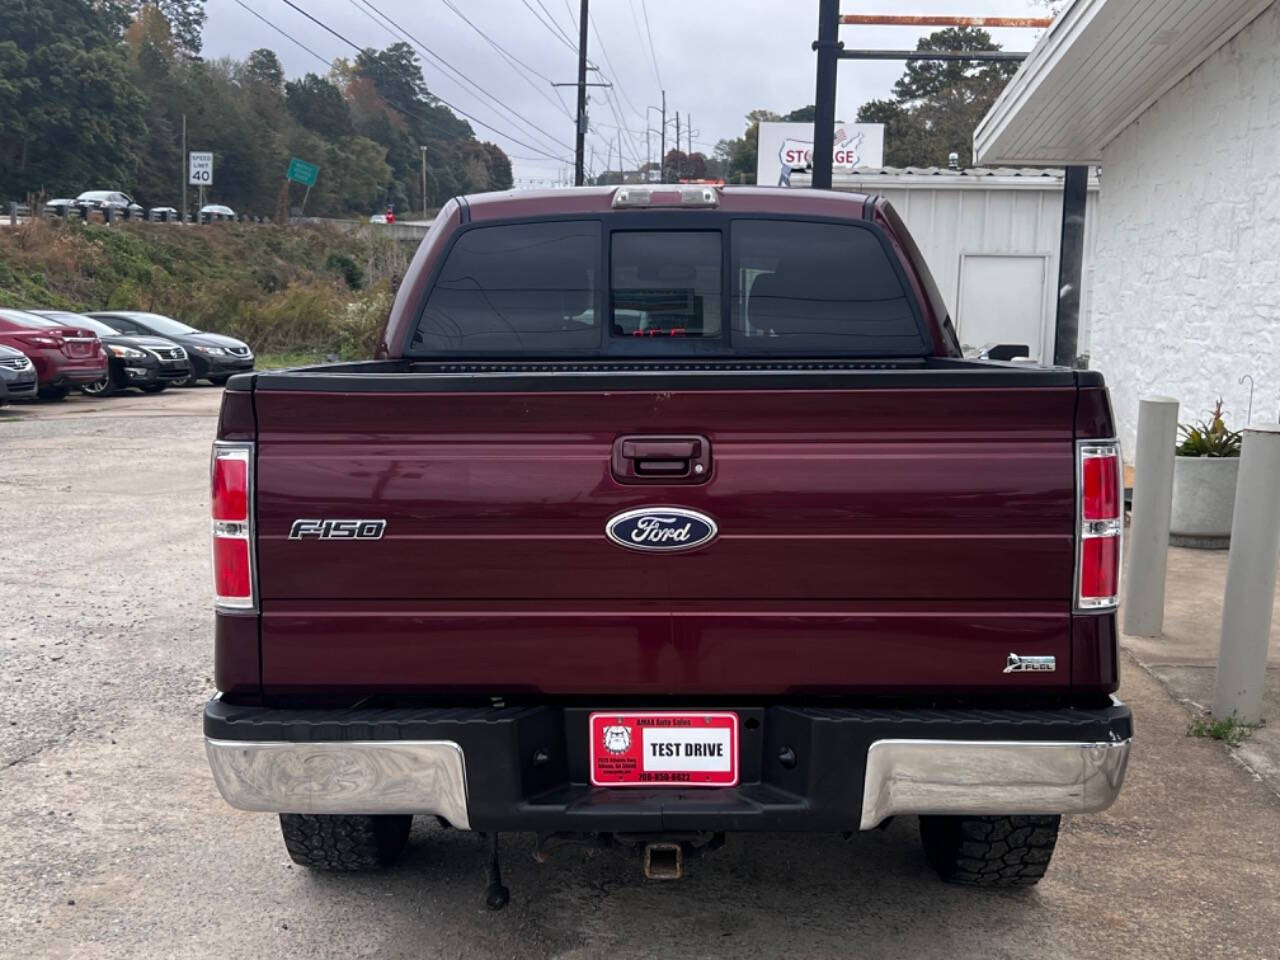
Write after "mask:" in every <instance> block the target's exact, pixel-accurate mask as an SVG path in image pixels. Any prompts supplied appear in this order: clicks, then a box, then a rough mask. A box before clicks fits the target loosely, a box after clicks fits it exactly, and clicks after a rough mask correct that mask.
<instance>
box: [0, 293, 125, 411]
mask: <svg viewBox="0 0 1280 960" xmlns="http://www.w3.org/2000/svg"><path fill="white" fill-rule="evenodd" d="M0 343H3V344H6V345H7V346H10V347H14V348H16V349H18V350H21V351H22V352H23V353H24V354H26V355H27V358H28V359H30V360H31V362H32V363H33V364H35V368H36V377H37V380H38V387H37V391H38V393H39V396H40V397H41V398H43V399H45V400H61V399H62V398H63V397H65V396H66V395H67V393H68V391H70V389H71V388H72V387H78V386H80V384H82V383H93V382H94V381H97V380H101V379H102V378H103V377H105V376H106V375H107V354H106V351H105V350H104V349H103V346H102V344H101V342H99V340H98V335H97V334H96V333H94V332H93V331H92V330H90V329H88V328H87V327H85V326H84V325H83V324H74V323H59V322H57V321H54V320H46V319H45V318H44V317H38V316H36V315H35V314H34V313H27V312H26V311H25V310H11V309H8V308H0Z"/></svg>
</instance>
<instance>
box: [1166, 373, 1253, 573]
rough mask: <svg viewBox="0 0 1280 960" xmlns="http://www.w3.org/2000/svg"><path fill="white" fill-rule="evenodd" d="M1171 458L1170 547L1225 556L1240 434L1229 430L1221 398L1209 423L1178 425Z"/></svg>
mask: <svg viewBox="0 0 1280 960" xmlns="http://www.w3.org/2000/svg"><path fill="white" fill-rule="evenodd" d="M1178 438H1179V443H1178V446H1177V448H1176V453H1177V456H1175V457H1174V458H1173V513H1172V516H1171V517H1170V521H1169V542H1170V543H1172V544H1174V545H1175V546H1179V547H1200V548H1201V549H1206V550H1223V549H1226V547H1227V546H1228V545H1229V544H1230V542H1231V514H1232V511H1233V510H1234V509H1235V503H1236V477H1237V476H1238V474H1239V471H1240V439H1241V438H1240V431H1239V430H1228V429H1227V425H1226V424H1225V423H1224V422H1223V419H1222V399H1221V398H1219V399H1218V402H1217V404H1215V405H1214V408H1213V410H1212V411H1211V412H1210V413H1209V417H1208V419H1205V420H1200V421H1198V422H1195V423H1182V424H1179V425H1178Z"/></svg>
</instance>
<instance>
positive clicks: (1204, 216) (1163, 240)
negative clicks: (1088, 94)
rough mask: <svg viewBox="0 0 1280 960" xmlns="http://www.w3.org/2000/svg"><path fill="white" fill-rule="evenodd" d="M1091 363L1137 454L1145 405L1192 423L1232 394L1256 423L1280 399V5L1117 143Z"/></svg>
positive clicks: (1102, 218)
mask: <svg viewBox="0 0 1280 960" xmlns="http://www.w3.org/2000/svg"><path fill="white" fill-rule="evenodd" d="M1098 211H1099V213H1098V215H1099V230H1098V237H1097V253H1096V260H1095V267H1094V278H1093V280H1094V288H1093V302H1092V313H1093V316H1092V323H1091V327H1092V364H1091V365H1092V366H1093V367H1094V368H1096V369H1098V370H1101V371H1102V372H1103V373H1104V375H1105V376H1106V378H1107V381H1108V384H1109V385H1110V387H1111V397H1112V402H1113V403H1114V405H1115V409H1116V415H1117V417H1118V419H1119V425H1120V439H1121V441H1122V442H1123V443H1124V447H1125V456H1126V459H1129V460H1132V457H1133V451H1134V440H1135V435H1136V430H1137V420H1138V399H1139V397H1142V396H1147V395H1150V394H1155V393H1160V394H1167V395H1168V396H1172V397H1175V398H1176V399H1178V400H1179V401H1180V402H1181V404H1182V407H1181V411H1180V417H1181V419H1182V420H1184V421H1185V420H1187V419H1188V418H1190V417H1193V416H1195V417H1198V416H1201V415H1203V414H1204V413H1205V412H1206V411H1207V410H1208V409H1209V408H1210V407H1211V406H1212V405H1213V402H1214V400H1215V399H1216V398H1217V397H1218V396H1219V395H1221V396H1222V397H1223V398H1224V401H1225V406H1226V409H1227V412H1228V414H1229V415H1230V417H1229V420H1228V425H1229V426H1243V425H1244V419H1245V408H1246V402H1247V397H1248V386H1247V384H1246V385H1244V386H1241V385H1240V384H1238V383H1237V380H1238V379H1239V377H1240V375H1241V374H1245V373H1249V374H1252V375H1253V378H1254V381H1255V383H1256V384H1257V389H1256V391H1255V393H1254V403H1253V419H1254V420H1255V421H1257V420H1269V421H1272V422H1274V421H1275V419H1276V415H1277V406H1280V4H1277V5H1273V6H1271V7H1270V8H1269V9H1268V10H1267V11H1266V12H1265V13H1263V14H1262V15H1261V16H1260V17H1259V18H1258V19H1257V20H1255V21H1253V22H1252V23H1251V24H1249V25H1248V26H1247V27H1245V29H1244V30H1243V31H1242V32H1241V33H1239V34H1238V35H1237V36H1236V37H1235V38H1234V39H1233V40H1232V41H1231V42H1230V43H1228V44H1227V45H1226V46H1224V47H1223V48H1222V49H1221V50H1219V51H1218V52H1217V53H1215V54H1214V55H1213V56H1212V57H1210V58H1209V59H1208V60H1206V61H1205V62H1204V63H1203V64H1202V65H1201V66H1200V67H1199V68H1197V69H1196V70H1195V71H1194V72H1193V73H1192V74H1190V75H1189V76H1188V77H1186V79H1184V80H1183V81H1182V82H1181V83H1179V84H1178V85H1177V86H1175V87H1174V88H1173V89H1171V90H1170V91H1169V92H1168V93H1166V94H1165V95H1164V96H1163V97H1162V98H1161V99H1160V100H1159V101H1158V102H1157V103H1156V104H1154V105H1153V106H1152V107H1151V108H1150V109H1149V110H1147V111H1146V112H1145V113H1143V114H1142V116H1141V117H1139V118H1138V120H1137V121H1136V122H1134V123H1133V124H1131V125H1130V126H1129V127H1128V128H1126V129H1125V130H1124V132H1123V133H1121V134H1120V136H1118V137H1117V138H1116V139H1115V140H1113V141H1112V142H1111V143H1110V144H1108V146H1107V147H1106V149H1105V151H1104V153H1103V163H1102V191H1101V197H1100V202H1099V205H1098Z"/></svg>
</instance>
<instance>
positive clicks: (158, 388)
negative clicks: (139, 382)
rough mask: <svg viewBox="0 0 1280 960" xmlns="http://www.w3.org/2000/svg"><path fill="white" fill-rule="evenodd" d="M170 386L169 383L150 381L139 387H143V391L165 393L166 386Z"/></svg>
mask: <svg viewBox="0 0 1280 960" xmlns="http://www.w3.org/2000/svg"><path fill="white" fill-rule="evenodd" d="M168 386H169V385H168V384H167V383H149V384H147V385H146V386H145V387H140V388H139V389H141V390H142V392H143V393H163V392H164V391H165V388H166V387H168Z"/></svg>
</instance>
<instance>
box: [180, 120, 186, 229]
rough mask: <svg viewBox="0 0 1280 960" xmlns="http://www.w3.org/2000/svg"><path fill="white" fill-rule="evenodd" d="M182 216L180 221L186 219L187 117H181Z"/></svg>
mask: <svg viewBox="0 0 1280 960" xmlns="http://www.w3.org/2000/svg"><path fill="white" fill-rule="evenodd" d="M181 167H182V173H181V179H182V216H181V218H180V219H181V220H186V219H187V115H186V114H185V113H184V114H183V115H182V164H181Z"/></svg>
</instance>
